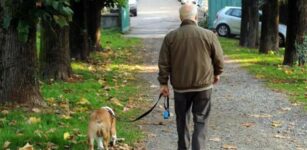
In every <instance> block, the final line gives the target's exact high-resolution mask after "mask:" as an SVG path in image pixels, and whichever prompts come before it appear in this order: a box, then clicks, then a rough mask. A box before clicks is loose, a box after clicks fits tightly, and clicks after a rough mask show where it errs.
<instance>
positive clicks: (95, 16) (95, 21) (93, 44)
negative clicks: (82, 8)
mask: <svg viewBox="0 0 307 150" xmlns="http://www.w3.org/2000/svg"><path fill="white" fill-rule="evenodd" d="M102 8H103V4H102V3H101V1H89V9H88V10H89V11H88V14H87V15H88V34H89V39H90V42H89V44H90V51H99V50H101V49H102V47H101V44H100V32H101V31H100V22H101V10H102Z"/></svg>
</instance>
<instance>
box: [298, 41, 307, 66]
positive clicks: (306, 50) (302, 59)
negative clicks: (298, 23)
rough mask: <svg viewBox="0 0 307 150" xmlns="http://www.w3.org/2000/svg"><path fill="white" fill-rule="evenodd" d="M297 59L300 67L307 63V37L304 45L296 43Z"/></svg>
mask: <svg viewBox="0 0 307 150" xmlns="http://www.w3.org/2000/svg"><path fill="white" fill-rule="evenodd" d="M295 47H296V51H297V57H298V61H299V64H300V65H303V64H305V63H306V61H307V35H305V36H304V40H303V42H302V43H298V42H296V43H295Z"/></svg>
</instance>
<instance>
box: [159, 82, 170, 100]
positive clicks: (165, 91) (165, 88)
mask: <svg viewBox="0 0 307 150" xmlns="http://www.w3.org/2000/svg"><path fill="white" fill-rule="evenodd" d="M160 93H161V94H162V95H163V96H164V97H167V96H169V89H168V86H167V85H161V86H160Z"/></svg>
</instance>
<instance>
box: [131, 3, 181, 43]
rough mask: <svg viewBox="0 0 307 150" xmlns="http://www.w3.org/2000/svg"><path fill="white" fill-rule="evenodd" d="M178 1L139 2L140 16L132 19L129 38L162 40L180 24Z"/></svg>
mask: <svg viewBox="0 0 307 150" xmlns="http://www.w3.org/2000/svg"><path fill="white" fill-rule="evenodd" d="M179 7H180V3H179V2H178V1H177V0H138V16H137V17H132V18H131V32H130V33H129V35H128V36H133V37H141V38H161V37H163V36H164V35H165V34H166V33H167V32H169V31H170V30H172V29H174V28H176V27H178V25H179V24H180V20H179V15H178V9H179Z"/></svg>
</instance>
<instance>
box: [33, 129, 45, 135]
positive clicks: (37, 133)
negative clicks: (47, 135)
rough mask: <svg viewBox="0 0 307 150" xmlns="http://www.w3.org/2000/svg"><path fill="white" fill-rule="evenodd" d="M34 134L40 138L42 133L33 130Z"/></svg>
mask: <svg viewBox="0 0 307 150" xmlns="http://www.w3.org/2000/svg"><path fill="white" fill-rule="evenodd" d="M34 133H35V134H36V135H37V136H39V137H42V134H43V131H41V130H35V131H34Z"/></svg>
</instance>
